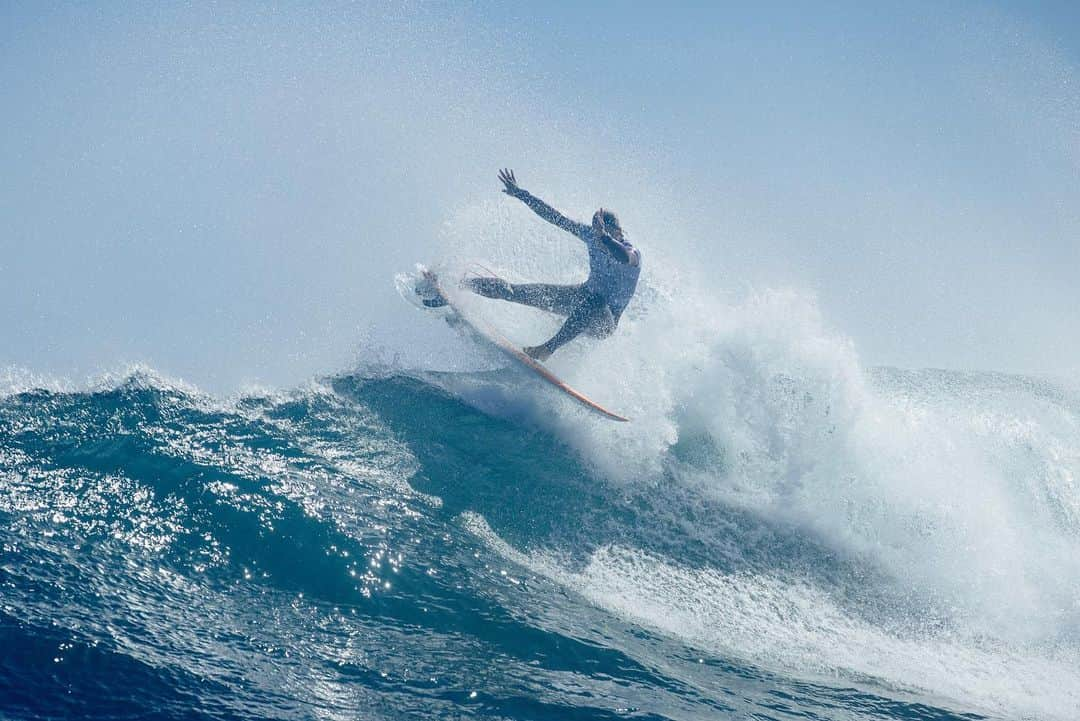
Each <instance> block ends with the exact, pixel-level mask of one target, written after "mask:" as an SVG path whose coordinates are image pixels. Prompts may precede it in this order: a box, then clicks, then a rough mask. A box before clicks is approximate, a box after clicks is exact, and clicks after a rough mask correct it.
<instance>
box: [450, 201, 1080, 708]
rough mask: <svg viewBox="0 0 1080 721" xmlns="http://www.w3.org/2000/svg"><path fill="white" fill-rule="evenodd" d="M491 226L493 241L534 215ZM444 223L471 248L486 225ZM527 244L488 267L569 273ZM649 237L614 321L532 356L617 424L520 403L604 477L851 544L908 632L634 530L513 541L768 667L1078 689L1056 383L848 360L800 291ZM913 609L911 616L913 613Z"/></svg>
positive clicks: (1078, 527)
mask: <svg viewBox="0 0 1080 721" xmlns="http://www.w3.org/2000/svg"><path fill="white" fill-rule="evenodd" d="M480 215H483V216H484V217H486V218H488V219H490V213H487V214H484V213H481V214H480ZM471 220H475V219H470V218H465V219H464V220H463V221H461V222H462V223H463V225H464V227H465V228H466V229H468V228H472V227H474V223H473V222H470V221H471ZM500 223H501V227H500V233H501V236H500V238H503V239H504V238H506V237H518V236H525V235H528V234H529V233H533V234H535V233H537V232H542V231H535V230H532V229H530V230H528V231H525V230H522V229H519V228H517V227H516V225H515V222H514V221H513V220H512V219H509V218H508V217H506V216H504V217H502V218H501V219H500ZM497 225H498V224H497ZM448 235H449V237H450V239H451V241H452V242H453V244H454V245H455V247H457V246H458V245H461V244H462V243H464V244H465V245H466V246H467V247H466V250H465V252H467V253H469V254H472V255H475V256H480V255H484V254H485V252H486V250H489V251H490V250H491V249H493V248H496V247H499V245H501V243H502V241H501V240H497V239H496V238H495V237H490V238H488V237H485V236H482V235H481V236H479V237H480V240H479V241H477V240H476V239H475V238H474V239H473V244H472V245H471V246H469V245H468V242H467V240H466V233H465V232H464V231H462V230H461V229H460V228H459V229H455V228H454V227H451V228H450V229H449V230H448ZM547 240H550V241H551V242H554V243H560V242H565V241H563V240H560V239H557V238H554V237H552V238H545V241H547ZM571 240H572V239H571ZM536 244H537V243H536V242H535V240H533V239H526V240H525V241H524V242H522V243H521V244H520V245H518V246H517V247H514V248H512V249H511V251H505V250H502V251H500V252H502V253H503V255H502V256H500V257H498V258H497V259H496V261H495V265H496V266H498V267H513V268H516V269H517V270H518V272H519V273H525V274H528V277H527V278H519V280H523V279H528V280H538V279H543V280H550V281H553V282H572V281H573V280H574V279H575V276H574V275H573V274H574V273H575V272H579V271H580V272H579V274H580V275H583V273H584V271H583V268H577V265H574V266H573V268H574V269H576V270H574V269H571V270H568V269H567V267H566V265H565V264H561V263H555V262H554V261H550V262H551V267H547V268H545V266H544V263H545V261H544V257H545V256H546V257H550V256H551V254H553V253H556V252H565V253H573V252H574V251H573V247H572V246H568V248H563V247H561V246H559V245H556V246H555V249H554V250H552V249H551V246H550V245H544V246H543V247H544V250H543V253H542V254H541V255H537V251H535V250H534V249H533V245H536ZM485 249H486V250H485ZM658 255H660V254H658V253H656V252H654V253H653V254H651V255H649V256H647V258H646V260H647V266H646V269H645V272H644V273H643V276H642V287H641V288H640V289H639V294H638V298H637V299H636V300H635V301H634V302H633V303H632V304H631V306H630V307H629V308H628V310H627V314H626V316H624V319H623V321H622V322H621V323H620V327H619V330H618V332H617V333H616V334H615V335H614V336H613V337H611V338H610V339H608V340H606V341H604V342H603V343H596V342H591V341H579V342H577V343H575V344H572V345H571V346H568V347H567V348H566V349H564V350H562V351H560V353H559V354H557V355H556V356H555V358H554V359H553V361H552V363H551V365H552V367H553V368H554V369H555V371H556V372H557V373H559V374H560V375H561V376H562V377H564V378H565V379H566V380H567V381H568V382H570V383H571V384H572V385H575V386H576V387H580V388H581V389H583V390H585V391H586V392H587V393H589V394H590V395H591V396H593V397H594V398H596V399H597V400H598V401H600V402H601V403H605V404H608V405H610V406H611V407H612V408H614V409H615V410H617V411H618V412H620V413H623V414H625V415H628V416H630V417H631V418H632V419H633V422H632V423H629V424H613V423H610V422H607V421H605V420H602V419H593V418H591V417H587V416H585V415H584V414H582V413H581V412H580V411H579V410H578V409H576V408H574V407H573V406H572V405H571V404H568V403H562V402H560V401H559V400H558V399H553V398H552V396H551V394H548V395H544V394H538V396H537V398H536V401H535V402H536V403H537V404H538V405H539V406H542V407H543V410H544V412H543V413H538V414H537V415H536V418H537V419H538V420H539V422H541V423H547V424H549V427H550V429H551V430H552V431H553V432H555V433H558V434H559V435H560V436H561V437H562V438H563V439H564V440H565V441H566V443H568V444H569V445H571V446H573V447H575V448H577V449H578V451H579V452H580V454H581V456H582V458H584V459H585V460H586V462H587V463H590V464H592V465H593V466H594V467H595V468H596V469H597V470H598V472H600V473H602V474H604V475H605V476H606V477H608V478H610V479H613V480H619V481H622V482H624V483H627V484H630V485H635V484H639V486H640V487H645V486H648V487H649V488H651V489H655V488H656V479H657V478H665V479H667V480H668V481H669V482H677V483H682V484H688V485H690V486H691V487H693V488H694V489H696V490H697V491H698V492H700V493H702V494H706V495H707V496H708V497H709V498H710V499H711V501H713V502H715V501H717V500H720V501H722V502H724V503H726V504H730V505H734V506H738V507H739V508H742V509H745V510H748V511H750V512H752V513H754V514H758V515H760V516H762V517H765V518H773V519H777V520H781V521H783V522H785V523H793V524H796V525H797V526H798V527H800V528H802V529H804V531H805V532H806V533H809V534H813V536H814V538H815V542H821V543H824V544H826V545H828V546H830V547H832V548H834V549H836V550H837V551H838V552H840V553H843V554H846V555H848V556H850V557H852V558H855V559H857V560H858V561H859V562H860V563H865V564H869V565H870V566H871V567H873V568H875V569H877V570H878V571H880V573H881V576H882V577H883V578H888V579H891V582H892V583H894V584H896V585H897V586H898V587H901V588H905V589H910V594H911V597H912V598H918V599H919V602H918V604H914V603H913V606H917V607H916V608H912V609H910V615H909V618H910V624H909V626H908V628H909V629H914V628H919V629H922V630H921V631H920V632H919V634H916V633H915V632H914V631H910V630H908V631H905V629H904V627H903V624H901V625H900V626H897V625H896V623H895V618H894V619H893V620H892V621H891V622H890V623H891V624H892V625H888V624H886V622H885V621H884V620H882V622H881V624H877V623H876V622H872V621H868V620H866V619H865V617H864V616H858V617H857V616H856V615H853V614H851V613H848V612H846V611H845V610H844V609H843V608H841V607H840V606H838V605H837V602H836V601H835V600H831V599H835V598H836V597H838V596H843V595H844V594H845V593H847V591H846V590H843V589H841V590H840V591H839V592H838V593H837V592H836V591H837V590H836V589H830V588H818V587H816V586H815V585H814V583H815V582H814V581H812V580H811V581H805V582H802V581H800V582H793V581H791V580H790V579H781V578H773V577H769V576H762V575H760V574H750V575H743V576H739V575H724V574H721V573H719V572H717V571H711V570H708V569H706V570H689V569H683V568H680V567H679V566H678V565H677V564H676V563H674V562H672V561H670V560H668V559H665V558H661V557H657V556H654V555H651V554H650V552H648V551H647V550H645V549H628V548H609V549H604V550H602V551H600V552H598V553H597V554H595V555H594V557H593V558H592V561H591V563H590V564H589V565H588V567H587V568H586V569H585V570H584V571H582V572H580V573H574V574H570V573H569V572H565V571H562V570H560V569H559V566H558V564H557V563H555V562H554V561H553V560H551V559H543V558H534V557H530V558H522V559H519V560H521V561H522V562H525V563H527V564H528V565H531V566H532V567H535V568H538V569H539V570H540V571H541V572H544V573H546V574H547V575H551V576H552V577H555V578H557V579H559V580H561V581H563V582H566V583H568V585H572V586H573V587H575V588H583V589H585V590H584V591H583V593H584V594H585V595H586V596H587V597H589V598H590V599H591V600H593V601H594V602H596V603H598V604H599V605H601V606H603V607H605V608H609V609H611V610H614V611H616V612H619V613H623V614H626V615H628V616H630V617H633V618H635V619H638V620H640V621H642V622H645V623H649V624H651V625H653V626H656V627H659V628H662V629H664V630H666V631H669V632H671V633H673V634H676V635H678V636H679V637H683V638H687V639H690V640H692V641H693V642H694V643H698V644H701V645H703V646H705V647H708V648H717V649H722V650H724V651H725V652H730V653H733V654H736V655H741V656H746V657H749V658H753V659H756V660H758V661H759V662H762V663H767V664H769V665H779V666H783V667H788V668H802V669H806V668H818V669H819V670H822V671H831V670H835V669H840V670H846V671H851V672H852V673H859V674H868V675H871V676H875V677H878V678H880V679H883V680H885V681H887V682H889V683H893V684H898V685H901V686H911V687H915V688H924V689H927V690H930V691H933V692H935V693H940V694H944V695H947V696H949V697H952V698H956V699H957V700H959V701H961V702H964V703H976V704H979V705H982V706H984V707H986V708H991V709H999V710H1008V712H1010V713H1030V712H1033V713H1036V714H1037V715H1038V716H1039V717H1044V716H1045V717H1056V716H1061V715H1062V713H1064V712H1063V711H1062V710H1063V709H1067V708H1068V709H1075V708H1077V707H1080V675H1078V674H1077V672H1076V671H1075V668H1076V667H1077V661H1078V660H1080V658H1078V651H1077V649H1078V648H1080V553H1077V552H1076V551H1077V548H1078V547H1080V543H1078V541H1080V485H1078V479H1080V401H1078V400H1077V398H1076V396H1075V395H1070V394H1069V393H1067V392H1066V391H1062V390H1059V389H1056V388H1055V387H1053V386H1052V385H1050V384H1046V383H1042V382H1039V381H1033V380H1029V379H1020V378H1016V377H1008V376H1000V375H993V374H958V373H948V372H943V371H942V372H935V371H924V372H920V373H911V372H902V371H895V370H890V369H875V370H867V369H865V368H863V366H862V365H861V363H860V362H859V358H858V354H857V353H856V351H855V349H854V347H853V345H852V343H851V342H850V341H849V340H848V339H846V338H844V337H842V336H841V335H839V334H838V333H836V332H834V331H832V330H830V329H829V328H828V327H827V324H826V323H825V322H824V320H823V319H822V317H821V315H820V312H819V310H818V308H817V305H816V303H815V302H814V300H813V298H810V297H807V296H806V295H805V294H800V293H797V292H793V291H787V290H779V291H777V290H768V291H764V292H758V293H751V294H750V295H749V296H748V297H747V298H746V299H744V300H742V301H740V302H737V303H733V302H729V301H727V300H723V299H720V298H718V297H717V294H716V293H715V292H714V291H712V290H711V289H702V288H701V287H700V286H699V285H698V284H697V283H694V282H693V281H691V280H690V279H687V278H685V277H680V276H679V274H678V270H677V264H675V263H670V262H668V261H667V259H665V258H663V257H656V256H658ZM571 257H572V256H571ZM555 266H559V267H555ZM522 269H524V270H522ZM481 303H488V304H489V307H488V310H486V311H484V312H490V313H493V314H495V316H494V317H498V314H499V313H518V314H519V315H518V316H515V318H514V321H513V322H514V323H516V324H518V325H519V326H520V327H523V328H525V331H524V332H525V333H526V334H528V333H529V332H532V333H533V334H534V335H537V336H540V335H543V334H544V333H547V332H549V331H550V330H551V327H549V326H550V323H551V321H550V319H548V320H537V321H535V322H536V323H537V325H536V326H535V327H533V328H532V330H531V331H530V328H529V325H528V324H529V323H530V322H531V321H530V320H529V318H530V316H529V314H530V313H533V314H535V312H534V311H529V310H526V311H524V314H522V311H520V310H506V309H504V308H502V307H500V306H499V305H498V304H493V303H491V302H489V301H481ZM537 317H538V316H537ZM545 323H546V324H548V325H544V324H545ZM537 339H538V340H540V338H539V337H538V338H537ZM522 340H523V341H524V340H525V339H522ZM685 443H697V444H705V445H708V446H710V447H711V448H713V449H714V450H715V453H711V454H704V455H703V456H701V457H702V458H706V459H708V460H707V462H701V461H700V460H699V461H698V462H693V461H691V462H687V461H686V460H685V459H680V458H679V457H678V454H673V453H672V449H673V448H676V447H677V446H679V445H681V444H685ZM641 482H644V483H641ZM661 488H662V486H661ZM642 492H649V493H657V492H659V493H661V494H662V493H663V491H662V490H661V491H656V490H642ZM503 550H504V551H505V552H509V551H510V550H512V549H505V548H504V549H503ZM809 577H810V578H812V574H811V575H810V576H809ZM927 608H929V609H932V613H933V615H934V620H933V622H932V623H931V622H929V621H927V622H925V623H924V622H922V621H920V619H919V618H918V617H917V615H918V614H919V613H924V612H925V609H927ZM899 617H903V613H901V614H899ZM927 629H937V630H927Z"/></svg>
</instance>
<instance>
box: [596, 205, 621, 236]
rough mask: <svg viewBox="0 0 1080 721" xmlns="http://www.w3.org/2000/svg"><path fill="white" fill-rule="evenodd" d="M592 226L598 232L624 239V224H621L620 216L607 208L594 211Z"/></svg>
mask: <svg viewBox="0 0 1080 721" xmlns="http://www.w3.org/2000/svg"><path fill="white" fill-rule="evenodd" d="M592 227H593V229H594V230H596V232H598V233H604V234H606V235H610V236H611V237H612V238H615V239H616V240H622V239H623V232H622V226H621V225H619V219H618V217H616V215H615V214H614V213H612V212H611V211H610V210H607V209H605V208H601V209H600V210H598V211H596V212H595V213H593V217H592Z"/></svg>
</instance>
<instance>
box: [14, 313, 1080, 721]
mask: <svg viewBox="0 0 1080 721" xmlns="http://www.w3.org/2000/svg"><path fill="white" fill-rule="evenodd" d="M782 335H783V336H785V339H784V340H780V337H781V336H782ZM810 336H813V334H812V333H811V334H809V335H808V336H806V338H804V339H803V340H804V341H807V338H809V337H810ZM818 340H819V341H820V342H819V343H818V344H817V345H815V344H813V343H810V342H809V341H807V342H800V341H799V340H798V338H795V339H794V340H792V338H791V336H790V335H788V334H780V333H775V334H772V335H769V334H764V335H762V334H761V333H757V334H755V333H751V332H749V331H748V330H747V329H746V327H743V328H742V329H729V333H728V335H727V336H725V337H724V338H723V339H722V340H721V341H716V343H718V344H719V345H712V346H709V347H710V348H712V352H711V353H709V354H704V351H703V354H702V355H701V356H700V357H696V358H695V359H693V360H691V361H689V362H688V365H686V366H684V367H682V368H681V369H677V370H679V372H680V373H681V374H682V375H681V376H680V378H681V379H684V378H689V377H690V376H693V381H692V382H691V381H686V383H687V384H689V385H684V386H679V385H678V384H676V383H674V382H669V383H667V384H666V385H665V386H664V388H665V391H664V392H663V393H661V394H659V395H658V394H657V392H656V387H655V386H653V385H648V387H645V388H639V389H638V390H637V392H636V395H635V392H631V391H630V390H628V391H626V393H624V394H622V395H620V394H618V393H614V392H609V391H610V389H604V388H600V389H598V392H599V393H600V394H601V396H602V398H603V400H606V401H608V402H614V403H617V402H618V401H620V400H622V401H623V402H624V403H625V404H626V405H624V406H620V407H619V410H624V411H626V412H628V413H629V414H630V415H632V416H634V417H635V420H634V421H633V422H631V423H629V424H614V423H611V422H609V421H606V420H603V419H598V418H596V417H593V416H589V415H587V414H586V413H585V412H584V411H583V410H581V409H580V408H578V407H577V406H574V405H573V404H571V403H569V402H568V401H566V400H564V399H562V398H561V397H558V396H557V395H556V394H554V393H553V392H552V391H551V389H548V388H546V387H541V386H534V385H530V384H529V383H528V381H527V379H525V378H523V377H522V376H521V375H519V374H517V372H516V371H514V370H513V369H507V368H501V369H500V368H497V367H496V368H487V369H481V370H472V371H458V372H442V371H440V372H436V371H430V370H417V369H411V370H405V369H401V368H394V367H392V366H387V365H382V366H380V367H369V368H363V369H358V370H355V371H350V372H343V373H338V374H334V375H329V376H326V377H321V378H317V379H315V380H312V381H311V382H309V383H307V384H304V385H301V386H300V387H296V388H292V389H285V390H266V389H263V390H249V391H246V392H243V393H237V394H236V395H234V396H231V397H227V398H220V397H216V396H212V395H210V394H207V393H204V392H202V391H200V390H198V389H197V388H194V387H191V386H189V385H186V384H184V383H183V382H180V381H177V380H170V379H169V378H167V377H166V376H164V375H162V374H158V373H156V372H154V371H153V370H151V369H148V368H137V369H134V370H132V371H130V372H128V373H126V374H123V375H121V376H119V377H113V378H106V379H101V380H98V381H96V382H94V383H91V384H88V385H84V386H82V387H70V386H64V385H63V384H58V383H49V382H44V381H41V380H40V379H33V380H28V379H25V378H24V379H23V380H21V381H16V380H11V379H9V383H8V388H7V390H6V391H5V393H4V394H3V395H2V397H0V544H2V546H0V548H2V557H0V634H2V639H0V716H3V717H5V718H10V719H53V718H95V719H120V718H124V719H133V718H177V719H180V718H184V719H187V718H207V719H308V718H311V719H314V718H319V719H356V718H362V719H406V718H409V719H411V718H447V719H458V718H483V719H617V718H619V719H622V718H627V719H761V720H765V719H774V720H782V719H935V720H942V721H943V720H945V719H982V718H990V719H999V718H1000V719H1060V720H1065V719H1072V718H1076V716H1077V711H1078V709H1080V671H1078V668H1080V665H1078V661H1080V623H1078V621H1080V602H1078V599H1080V593H1078V591H1080V554H1078V553H1077V549H1078V540H1080V487H1078V486H1077V478H1078V473H1080V397H1078V395H1077V394H1076V392H1075V391H1074V390H1071V389H1069V388H1066V387H1063V386H1062V385H1061V384H1058V383H1054V382H1051V381H1048V380H1042V379H1033V378H1026V377H1022V376H1015V375H1007V374H995V373H960V372H955V371H933V370H925V371H906V370H899V369H889V368H869V369H862V368H860V367H858V365H857V363H856V362H855V361H854V360H851V358H850V356H849V353H848V350H846V349H845V347H844V345H843V344H842V343H841V344H839V345H830V344H829V343H828V342H825V341H824V340H822V339H820V338H819V339H818ZM720 347H723V349H724V350H723V352H721V351H720V350H718V348H720ZM780 347H783V348H787V349H788V350H787V351H785V352H784V353H778V352H777V351H776V349H777V348H780ZM793 347H794V348H796V350H794V351H793V350H791V348H793ZM778 358H784V359H786V360H785V362H783V363H780V362H779V361H778ZM796 360H797V361H798V362H796ZM667 372H669V373H674V371H672V370H671V369H668V371H667ZM680 382H682V381H680ZM680 387H682V390H679V388H680ZM687 388H689V389H690V390H687ZM643 398H652V399H653V403H654V405H653V406H649V405H648V404H647V403H645V402H643V401H642V400H641V399H643ZM635 399H637V400H635Z"/></svg>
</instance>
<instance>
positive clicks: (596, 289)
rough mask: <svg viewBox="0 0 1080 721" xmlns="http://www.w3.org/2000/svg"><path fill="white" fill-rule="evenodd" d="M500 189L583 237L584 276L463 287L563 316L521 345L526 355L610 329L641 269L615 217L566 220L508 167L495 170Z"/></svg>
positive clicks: (481, 281) (540, 354)
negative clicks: (572, 281) (571, 280)
mask: <svg viewBox="0 0 1080 721" xmlns="http://www.w3.org/2000/svg"><path fill="white" fill-rule="evenodd" d="M499 180H501V181H502V183H503V185H504V186H505V187H504V188H503V192H504V193H506V194H507V195H512V196H513V197H515V198H517V199H518V200H520V201H522V202H524V203H525V204H526V205H528V206H529V207H530V208H532V209H533V212H535V213H536V214H537V215H539V216H540V217H541V218H543V219H544V220H546V221H548V222H549V223H552V224H553V225H555V226H557V227H559V228H562V229H563V230H565V231H567V232H569V233H573V234H574V235H576V236H577V237H579V238H581V240H583V241H584V242H585V247H586V248H587V249H588V251H589V277H588V278H587V279H586V280H585V282H584V283H581V284H580V285H552V284H549V283H516V284H514V285H511V284H510V283H507V282H506V281H505V280H503V279H502V278H472V279H471V280H469V281H468V283H467V286H468V287H469V288H470V289H471V290H472V291H473V292H475V293H478V294H480V295H482V296H485V297H487V298H497V299H499V300H508V301H510V302H512V303H521V304H523V305H528V306H532V307H534V308H540V309H542V310H546V311H550V312H552V313H558V314H559V315H564V316H566V322H565V323H563V326H562V328H560V329H559V332H558V333H556V334H555V335H554V336H553V337H552V338H551V340H549V341H548V342H547V343H543V344H541V345H538V346H532V347H529V348H523V349H522V350H524V352H525V353H526V354H527V355H529V356H530V357H532V358H534V359H536V360H539V361H544V360H547V359H548V358H549V357H551V354H552V353H554V352H555V351H556V350H558V349H559V347H561V346H563V345H565V344H566V343H569V342H570V341H571V340H573V339H574V338H576V337H578V336H579V335H581V334H582V333H585V334H587V335H590V336H592V337H594V338H606V337H607V336H609V335H611V334H612V333H613V332H614V331H615V327H616V326H617V325H618V323H619V316H621V315H622V312H623V310H624V309H625V308H626V305H627V303H629V302H630V299H631V298H632V297H633V296H634V291H635V290H636V289H637V282H638V276H639V275H640V274H641V252H640V251H638V249H637V248H635V247H634V246H632V245H631V244H630V242H629V241H627V240H626V238H625V237H624V236H623V231H622V228H621V227H620V226H619V219H618V218H617V217H615V214H614V213H612V212H611V211H610V210H605V209H604V208H601V209H600V210H598V211H596V213H594V214H593V218H592V225H585V224H584V223H579V222H577V221H574V220H570V219H569V218H567V217H566V216H564V215H563V214H562V213H560V212H559V211H557V210H555V209H554V208H552V207H551V206H550V205H548V204H547V203H545V202H544V201H542V200H540V199H539V198H537V197H536V196H535V195H533V194H531V193H530V192H529V191H527V190H525V189H524V188H521V187H519V186H518V184H517V179H516V178H515V177H514V172H513V171H512V170H501V171H499Z"/></svg>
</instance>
